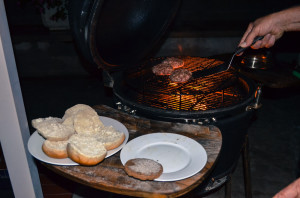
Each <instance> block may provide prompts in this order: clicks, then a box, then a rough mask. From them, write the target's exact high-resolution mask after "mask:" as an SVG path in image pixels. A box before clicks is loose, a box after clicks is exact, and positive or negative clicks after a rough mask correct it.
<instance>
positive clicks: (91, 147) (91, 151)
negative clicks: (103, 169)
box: [67, 134, 107, 166]
mask: <svg viewBox="0 0 300 198" xmlns="http://www.w3.org/2000/svg"><path fill="white" fill-rule="evenodd" d="M67 152H68V156H69V158H71V159H72V160H73V161H74V162H77V163H78V164H81V165H88V166H91V165H96V164H98V163H100V162H101V161H102V160H104V158H105V156H106V154H107V150H106V149H105V147H104V145H103V144H102V143H101V142H99V141H97V140H96V139H95V138H93V137H89V136H83V135H80V134H75V135H72V136H71V137H70V139H69V141H68V145H67Z"/></svg>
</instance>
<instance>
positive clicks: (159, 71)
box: [152, 63, 173, 75]
mask: <svg viewBox="0 0 300 198" xmlns="http://www.w3.org/2000/svg"><path fill="white" fill-rule="evenodd" d="M152 72H153V73H154V74H155V75H170V74H171V73H172V72H173V67H172V66H171V65H169V64H165V63H160V64H158V65H155V66H153V67H152Z"/></svg>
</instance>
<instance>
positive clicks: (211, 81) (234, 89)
mask: <svg viewBox="0 0 300 198" xmlns="http://www.w3.org/2000/svg"><path fill="white" fill-rule="evenodd" d="M180 58H181V59H182V60H184V66H183V67H181V68H185V69H187V70H189V71H191V72H194V71H197V70H203V69H206V68H210V67H215V66H217V65H220V64H222V63H223V61H220V60H216V59H210V58H200V57H180ZM164 59H165V58H156V59H151V60H149V61H147V62H146V63H145V64H143V65H141V66H140V67H139V68H138V69H137V70H135V71H134V72H131V73H130V74H129V75H128V76H127V80H126V84H127V86H128V88H129V89H128V90H126V95H127V96H128V97H129V99H130V100H131V101H136V102H137V103H139V104H142V105H145V106H149V107H154V108H159V109H167V110H177V111H205V110H212V109H218V108H224V107H229V106H232V105H235V104H237V103H239V102H240V101H242V100H243V99H245V98H246V97H248V93H249V87H248V85H247V83H246V82H245V81H243V80H242V79H241V78H239V77H238V76H237V75H236V72H235V69H229V70H228V71H224V72H220V73H217V74H212V75H209V76H205V77H200V78H196V79H191V80H189V81H188V82H185V83H174V82H172V81H171V80H170V78H169V76H159V75H155V74H153V73H152V72H151V68H152V67H153V66H155V65H157V64H159V63H161V62H162V61H163V60H164Z"/></svg>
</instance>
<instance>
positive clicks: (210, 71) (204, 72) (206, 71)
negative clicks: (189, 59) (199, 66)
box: [193, 36, 264, 78]
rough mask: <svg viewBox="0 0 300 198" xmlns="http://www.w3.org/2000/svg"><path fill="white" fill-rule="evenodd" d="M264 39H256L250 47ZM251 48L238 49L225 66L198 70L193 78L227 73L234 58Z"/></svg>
mask: <svg viewBox="0 0 300 198" xmlns="http://www.w3.org/2000/svg"><path fill="white" fill-rule="evenodd" d="M263 38H264V37H263V36H258V37H255V39H254V40H253V42H252V44H251V45H250V46H252V45H254V44H255V43H256V42H257V41H259V40H261V39H263ZM250 46H249V47H250ZM249 47H245V48H243V47H237V49H236V50H235V52H234V54H233V56H232V57H231V59H230V61H229V62H224V63H223V64H221V65H218V66H215V67H212V68H208V69H203V70H198V71H196V72H193V78H200V77H205V76H209V75H212V74H216V73H219V72H223V71H227V70H228V69H229V68H230V67H231V64H232V61H233V59H234V57H235V56H236V55H237V54H240V53H241V52H243V51H245V50H246V49H248V48H249Z"/></svg>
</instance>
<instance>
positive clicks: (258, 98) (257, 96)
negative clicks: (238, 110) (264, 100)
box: [246, 84, 262, 111]
mask: <svg viewBox="0 0 300 198" xmlns="http://www.w3.org/2000/svg"><path fill="white" fill-rule="evenodd" d="M261 94H262V85H261V84H259V85H258V86H257V89H256V92H255V101H254V103H252V105H249V106H247V107H246V111H251V110H256V109H259V108H260V107H261V106H262V104H261V102H260V101H261Z"/></svg>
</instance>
